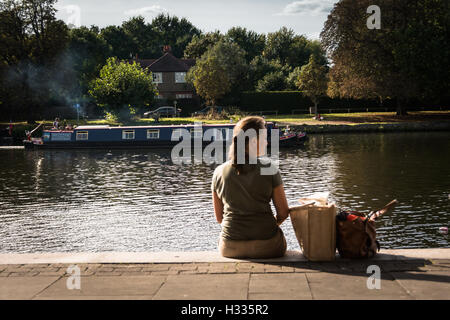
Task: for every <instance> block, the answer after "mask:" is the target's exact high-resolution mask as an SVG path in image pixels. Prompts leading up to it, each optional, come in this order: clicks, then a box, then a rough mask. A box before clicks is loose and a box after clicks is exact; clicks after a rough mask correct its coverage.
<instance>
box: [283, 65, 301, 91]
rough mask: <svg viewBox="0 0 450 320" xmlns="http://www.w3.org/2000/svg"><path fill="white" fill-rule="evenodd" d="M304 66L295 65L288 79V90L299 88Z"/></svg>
mask: <svg viewBox="0 0 450 320" xmlns="http://www.w3.org/2000/svg"><path fill="white" fill-rule="evenodd" d="M301 70H302V68H300V67H295V68H294V70H292V72H290V73H289V75H288V77H287V79H286V87H287V89H288V90H297V82H298V78H299V77H300V74H301Z"/></svg>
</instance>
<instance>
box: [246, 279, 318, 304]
mask: <svg viewBox="0 0 450 320" xmlns="http://www.w3.org/2000/svg"><path fill="white" fill-rule="evenodd" d="M248 294H249V296H248V298H249V300H266V299H269V300H311V299H312V296H311V292H310V290H309V286H308V281H307V279H306V274H304V273H302V274H301V273H289V274H284V273H283V274H252V275H251V277H250V284H249V288H248Z"/></svg>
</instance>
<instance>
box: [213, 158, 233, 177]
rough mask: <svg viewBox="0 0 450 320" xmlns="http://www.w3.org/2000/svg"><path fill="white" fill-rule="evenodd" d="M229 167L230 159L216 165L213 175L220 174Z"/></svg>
mask: <svg viewBox="0 0 450 320" xmlns="http://www.w3.org/2000/svg"><path fill="white" fill-rule="evenodd" d="M229 168H231V160H228V161H225V162H224V163H222V164H220V165H218V166H217V167H216V169H214V176H217V175H219V174H222V173H223V172H224V170H228V169H229Z"/></svg>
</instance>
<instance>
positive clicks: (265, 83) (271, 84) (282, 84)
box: [256, 71, 286, 91]
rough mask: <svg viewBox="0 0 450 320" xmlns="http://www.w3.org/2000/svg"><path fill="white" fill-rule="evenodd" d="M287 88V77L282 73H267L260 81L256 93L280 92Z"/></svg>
mask: <svg viewBox="0 0 450 320" xmlns="http://www.w3.org/2000/svg"><path fill="white" fill-rule="evenodd" d="M285 88H286V77H285V76H284V74H283V72H281V71H274V72H271V73H267V74H266V75H265V76H264V77H263V78H262V79H261V80H259V81H258V84H257V86H256V91H279V90H284V89H285Z"/></svg>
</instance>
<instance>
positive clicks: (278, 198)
mask: <svg viewBox="0 0 450 320" xmlns="http://www.w3.org/2000/svg"><path fill="white" fill-rule="evenodd" d="M272 200H273V204H274V206H275V209H276V210H277V225H278V226H279V225H280V224H282V223H283V221H284V220H286V219H287V217H288V216H289V206H288V203H287V200H286V194H285V192H284V187H283V185H282V184H280V185H279V186H277V187H275V188H273V195H272Z"/></svg>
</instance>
